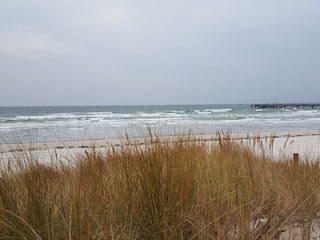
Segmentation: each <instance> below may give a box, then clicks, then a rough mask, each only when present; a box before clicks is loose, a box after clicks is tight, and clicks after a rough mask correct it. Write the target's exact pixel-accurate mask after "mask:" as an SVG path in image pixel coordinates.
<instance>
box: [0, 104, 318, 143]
mask: <svg viewBox="0 0 320 240" xmlns="http://www.w3.org/2000/svg"><path fill="white" fill-rule="evenodd" d="M319 129H320V107H314V108H311V107H304V108H299V107H287V108H274V109H256V108H253V107H252V106H251V105H250V104H218V105H217V104H207V105H156V106H153V105H145V106H48V107H45V106H41V107H0V143H12V142H14V143H16V142H30V141H31V142H43V141H67V140H89V139H108V138H123V137H125V136H129V137H143V136H146V135H148V132H149V130H151V131H152V132H153V133H154V134H157V135H174V134H189V133H190V134H205V133H216V132H260V131H271V132H273V131H279V130H284V131H286V130H288V131H290V130H319Z"/></svg>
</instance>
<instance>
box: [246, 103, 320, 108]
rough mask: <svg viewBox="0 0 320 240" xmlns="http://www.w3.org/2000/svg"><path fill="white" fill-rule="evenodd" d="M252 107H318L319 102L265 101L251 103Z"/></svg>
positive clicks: (319, 105)
mask: <svg viewBox="0 0 320 240" xmlns="http://www.w3.org/2000/svg"><path fill="white" fill-rule="evenodd" d="M251 107H253V108H286V107H296V108H305V107H311V108H314V107H320V103H267V104H252V105H251Z"/></svg>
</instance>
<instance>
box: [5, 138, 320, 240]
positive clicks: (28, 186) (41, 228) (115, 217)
mask: <svg viewBox="0 0 320 240" xmlns="http://www.w3.org/2000/svg"><path fill="white" fill-rule="evenodd" d="M230 136H231V135H230V134H228V133H227V134H223V133H218V134H216V136H215V139H216V141H208V140H207V139H204V138H197V137H195V136H191V135H186V136H180V137H175V138H171V137H157V136H154V135H153V133H152V132H150V135H149V137H147V138H144V139H139V140H138V139H130V138H127V139H124V140H123V142H122V144H121V145H117V146H116V145H114V144H110V146H109V147H108V148H104V150H103V151H101V149H99V150H98V149H96V148H91V149H88V148H87V149H85V150H83V152H82V153H81V154H79V153H77V154H73V155H72V156H69V157H68V158H67V159H63V161H62V159H58V157H57V156H58V155H57V154H55V153H54V152H53V153H50V156H51V161H50V162H46V163H43V162H42V161H41V155H40V156H39V155H35V154H33V153H32V151H24V150H25V149H22V150H23V151H22V152H20V151H19V152H16V153H13V155H12V156H13V157H12V158H11V159H6V160H5V161H3V162H5V164H3V166H2V167H1V178H0V238H2V239H183V240H184V239H190V240H191V239H317V237H318V236H319V235H320V234H319V226H318V221H319V220H320V219H319V216H318V215H317V214H318V211H319V210H320V164H319V161H316V160H315V159H313V161H309V160H308V158H304V159H303V161H299V162H297V163H294V162H293V161H292V156H291V155H285V154H281V156H280V157H279V158H277V161H275V159H273V158H272V154H270V153H271V152H272V150H271V149H272V147H273V144H274V143H273V141H274V139H273V138H269V139H266V138H261V137H255V138H250V139H244V140H239V139H238V140H233V139H232V138H231V137H230ZM58 150H59V149H56V150H55V151H58ZM2 160H3V159H2ZM316 234H318V235H316Z"/></svg>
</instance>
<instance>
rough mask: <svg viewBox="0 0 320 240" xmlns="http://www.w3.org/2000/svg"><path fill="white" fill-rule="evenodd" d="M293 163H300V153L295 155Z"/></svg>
mask: <svg viewBox="0 0 320 240" xmlns="http://www.w3.org/2000/svg"><path fill="white" fill-rule="evenodd" d="M293 163H294V164H298V163H299V153H293Z"/></svg>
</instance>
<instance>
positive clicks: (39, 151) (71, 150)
mask: <svg viewBox="0 0 320 240" xmlns="http://www.w3.org/2000/svg"><path fill="white" fill-rule="evenodd" d="M257 136H259V137H260V139H261V142H262V143H263V144H265V145H268V144H269V143H270V141H271V140H272V143H273V144H272V156H273V157H275V158H277V157H279V156H282V155H287V156H291V155H293V153H298V154H299V157H300V158H301V159H303V158H304V157H306V156H307V157H309V158H311V159H312V160H318V159H319V156H320V130H306V131H277V132H251V133H232V134H231V138H232V139H234V140H235V141H241V140H242V141H244V142H247V143H250V141H252V139H254V138H256V137H257ZM192 137H194V138H196V139H204V140H207V141H208V143H215V142H217V134H216V133H215V134H203V135H193V136H192ZM171 138H174V136H171ZM149 140H150V139H147V138H144V139H142V138H140V139H139V138H132V139H130V141H131V142H134V143H136V144H143V143H146V142H148V141H149ZM126 144H127V142H126V140H125V139H103V140H83V141H61V142H42V143H23V144H22V143H21V144H1V145H0V159H1V160H7V159H14V157H16V156H23V155H26V154H28V155H30V154H32V156H34V157H36V158H38V159H42V160H43V161H50V160H52V158H54V159H57V160H63V159H65V160H71V159H72V158H74V157H75V155H77V154H81V153H84V151H85V150H87V149H90V148H93V147H95V148H96V149H97V150H101V151H103V150H106V149H109V148H111V147H112V146H113V147H114V148H119V147H121V146H124V145H126Z"/></svg>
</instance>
